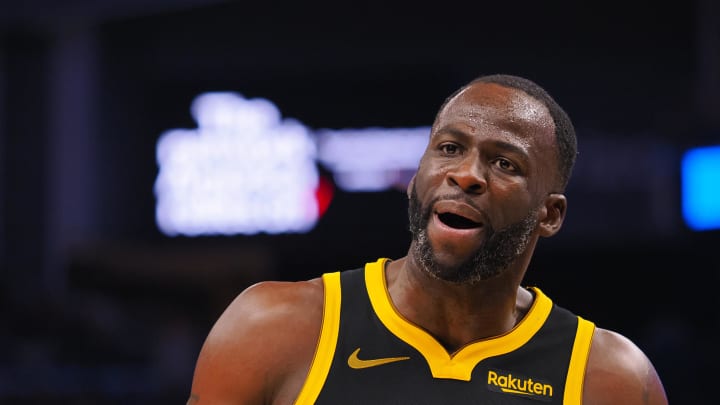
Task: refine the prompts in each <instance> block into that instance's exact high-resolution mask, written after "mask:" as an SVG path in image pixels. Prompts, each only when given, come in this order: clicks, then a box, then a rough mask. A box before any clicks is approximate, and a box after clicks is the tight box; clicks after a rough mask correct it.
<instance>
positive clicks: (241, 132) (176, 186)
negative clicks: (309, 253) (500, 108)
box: [155, 92, 430, 236]
mask: <svg viewBox="0 0 720 405" xmlns="http://www.w3.org/2000/svg"><path fill="white" fill-rule="evenodd" d="M191 113H192V115H193V117H194V118H195V121H196V122H197V129H173V130H169V131H166V132H165V133H163V134H162V135H161V136H160V139H159V140H158V143H157V150H156V153H157V162H158V166H159V172H158V176H157V179H156V181H155V196H156V199H157V203H156V208H155V218H156V222H157V225H158V228H159V229H160V230H161V231H162V232H163V233H164V234H166V235H171V236H172V235H179V234H181V235H186V236H196V235H211V234H222V235H234V234H248V235H251V234H257V233H261V232H264V233H270V234H273V233H292V232H307V231H309V230H311V229H312V228H313V227H314V226H315V224H316V222H317V220H318V219H319V216H320V215H321V214H322V213H323V211H324V209H325V208H327V206H328V204H329V203H330V200H331V198H332V187H331V186H330V185H329V182H328V181H327V180H323V179H320V178H319V174H318V168H317V164H318V163H321V164H323V165H324V166H325V167H326V168H327V169H328V170H329V171H330V172H331V173H332V174H333V179H334V182H335V184H336V185H337V186H338V187H340V188H342V189H344V190H346V191H351V192H358V191H379V190H385V189H388V188H392V187H396V188H404V187H405V186H406V185H407V181H408V180H409V178H410V176H411V175H412V173H414V171H415V169H416V168H417V164H418V161H419V159H420V156H421V155H422V152H423V150H424V148H425V144H426V143H427V139H428V136H429V134H430V128H429V127H420V128H398V129H386V128H366V129H341V130H331V129H323V130H319V131H316V132H314V133H313V132H312V131H311V130H310V129H308V128H307V127H305V126H304V125H303V124H302V123H300V122H299V121H297V120H293V119H287V118H285V119H283V118H282V117H281V114H280V111H279V110H278V109H277V107H276V106H275V105H274V104H273V103H271V102H270V101H268V100H265V99H261V98H258V99H250V100H248V99H245V98H244V97H243V96H242V95H240V94H238V93H232V92H217V93H204V94H201V95H199V96H198V97H196V98H195V100H194V101H193V103H192V106H191Z"/></svg>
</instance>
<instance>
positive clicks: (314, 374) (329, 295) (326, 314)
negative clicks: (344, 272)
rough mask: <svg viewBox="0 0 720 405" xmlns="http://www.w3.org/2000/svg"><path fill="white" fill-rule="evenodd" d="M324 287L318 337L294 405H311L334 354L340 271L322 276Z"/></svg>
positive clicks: (337, 323)
mask: <svg viewBox="0 0 720 405" xmlns="http://www.w3.org/2000/svg"><path fill="white" fill-rule="evenodd" d="M322 280H323V286H324V287H325V298H324V302H323V319H322V326H321V327H320V338H319V339H318V345H317V349H316V350H315V356H314V357H313V361H312V364H311V365H310V370H309V371H308V376H307V379H306V380H305V384H303V387H302V389H301V390H300V394H299V395H298V397H297V399H296V400H295V404H296V405H305V404H307V405H312V404H314V403H315V400H316V399H317V397H318V395H320V391H321V390H322V387H323V385H325V380H326V379H327V376H328V373H329V372H330V365H331V364H332V361H333V356H334V355H335V347H336V346H337V340H338V333H339V330H340V303H341V295H340V291H341V290H340V273H339V272H335V273H328V274H323V276H322Z"/></svg>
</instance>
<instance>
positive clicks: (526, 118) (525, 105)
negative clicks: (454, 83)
mask: <svg viewBox="0 0 720 405" xmlns="http://www.w3.org/2000/svg"><path fill="white" fill-rule="evenodd" d="M446 126H461V127H467V128H468V129H469V130H470V131H474V130H477V129H481V128H488V127H490V128H496V129H497V130H498V132H499V133H502V134H504V135H506V136H510V137H513V138H516V140H518V141H522V143H527V144H535V145H537V146H540V145H543V146H552V145H554V141H555V125H554V123H553V120H552V116H551V115H550V112H549V111H548V109H547V107H546V106H545V104H543V103H542V102H541V101H539V100H537V99H535V98H534V97H531V96H530V95H528V94H527V93H525V92H524V91H522V90H518V89H514V88H510V87H505V86H501V85H499V84H495V83H474V84H472V85H470V86H468V87H467V88H466V89H464V90H463V91H461V92H460V93H459V94H457V95H456V96H455V97H454V98H453V99H451V100H450V101H449V102H448V103H447V104H446V105H445V107H444V108H443V109H442V111H440V112H439V114H438V116H437V119H436V121H435V125H434V126H433V127H434V128H433V130H434V131H433V132H435V131H437V130H439V129H441V128H442V127H446Z"/></svg>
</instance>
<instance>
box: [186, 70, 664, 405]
mask: <svg viewBox="0 0 720 405" xmlns="http://www.w3.org/2000/svg"><path fill="white" fill-rule="evenodd" d="M575 155H576V141H575V133H574V129H573V126H572V124H571V122H570V120H569V118H568V117H567V115H566V114H565V112H564V111H563V110H562V109H561V108H560V107H559V106H558V105H557V104H556V103H555V101H554V100H553V99H552V98H551V97H550V96H549V95H548V94H547V93H546V92H545V91H544V90H543V89H541V88H540V87H539V86H537V85H536V84H534V83H533V82H531V81H528V80H526V79H523V78H519V77H515V76H508V75H492V76H484V77H480V78H478V79H476V80H474V81H473V82H471V83H469V84H468V85H466V86H464V87H462V88H461V89H460V90H458V91H457V92H456V93H455V94H453V95H451V96H450V97H449V98H448V99H447V100H446V102H445V103H444V104H443V105H442V107H441V108H440V110H439V112H438V114H437V116H436V118H435V122H434V123H433V126H432V131H431V134H430V139H429V144H428V146H427V149H426V150H425V153H424V154H423V156H422V159H421V161H420V165H419V168H418V171H417V173H416V175H415V177H414V178H413V179H412V181H411V184H410V186H409V187H408V196H409V198H410V202H409V206H410V207H409V212H410V230H411V233H412V243H411V245H410V247H409V250H408V254H407V256H406V257H403V258H400V259H397V260H388V259H380V260H378V261H377V262H373V263H368V264H367V265H366V266H365V268H364V269H357V270H353V271H346V272H342V273H332V274H325V275H323V277H322V278H318V279H314V280H310V281H303V282H296V283H287V282H263V283H259V284H257V285H254V286H252V287H250V288H248V289H247V290H246V291H244V292H243V293H242V294H240V295H239V296H238V297H237V298H236V299H235V301H234V302H233V303H232V304H231V305H230V306H229V307H228V309H227V310H226V311H225V313H224V314H223V315H222V316H221V317H220V319H219V320H218V321H217V323H216V324H215V326H214V327H213V329H212V331H211V332H210V334H209V336H208V337H207V340H206V342H205V344H204V346H203V348H202V350H201V353H200V356H199V358H198V362H197V366H196V370H195V376H194V379H193V385H192V394H191V397H190V400H189V401H188V403H189V404H196V403H198V404H216V405H223V404H294V403H295V404H314V403H317V404H354V403H356V404H525V405H529V404H533V403H537V404H543V403H547V404H581V403H582V404H586V405H587V404H594V405H596V404H613V405H617V404H624V405H633V404H667V399H666V396H665V392H664V389H663V386H662V384H661V382H660V379H659V377H658V375H657V373H656V371H655V369H654V367H653V365H652V364H651V362H650V361H649V359H648V358H647V357H646V356H645V355H644V354H643V352H642V351H641V350H640V349H639V348H638V347H637V346H636V345H635V344H634V343H632V342H631V341H629V340H628V339H627V338H625V337H623V336H621V335H619V334H617V333H615V332H612V331H608V330H604V329H601V328H596V327H595V326H594V324H593V323H591V322H589V321H587V320H584V319H582V318H580V317H577V316H575V315H573V314H571V313H570V312H569V311H566V310H564V309H562V308H560V307H557V306H555V305H554V304H553V303H552V301H551V300H550V299H549V298H548V297H547V296H545V295H544V294H543V292H542V291H541V290H540V289H538V288H535V287H531V288H525V287H523V286H522V280H523V277H524V275H525V271H526V269H527V267H528V265H529V263H530V259H531V257H532V255H533V252H534V250H535V246H536V244H537V242H538V239H539V238H540V237H550V236H553V235H555V234H556V233H557V232H558V231H559V230H560V227H561V225H562V223H563V220H564V218H565V214H566V211H567V201H566V198H565V196H564V195H563V191H564V189H565V186H566V184H567V181H568V179H569V177H570V172H571V170H572V167H573V165H574V161H575Z"/></svg>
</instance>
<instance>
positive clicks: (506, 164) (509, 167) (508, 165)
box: [494, 158, 517, 172]
mask: <svg viewBox="0 0 720 405" xmlns="http://www.w3.org/2000/svg"><path fill="white" fill-rule="evenodd" d="M494 163H495V165H496V166H497V167H499V168H501V169H503V170H506V171H509V172H516V171H517V167H515V165H514V164H513V163H512V162H511V161H509V160H507V159H505V158H497V159H495V161H494Z"/></svg>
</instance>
